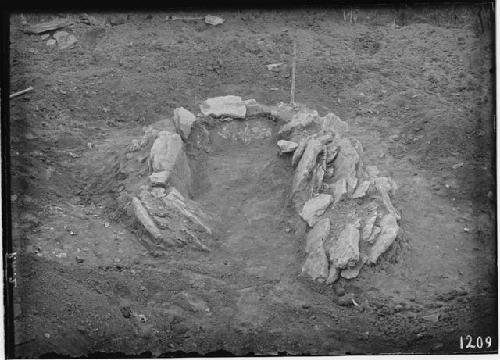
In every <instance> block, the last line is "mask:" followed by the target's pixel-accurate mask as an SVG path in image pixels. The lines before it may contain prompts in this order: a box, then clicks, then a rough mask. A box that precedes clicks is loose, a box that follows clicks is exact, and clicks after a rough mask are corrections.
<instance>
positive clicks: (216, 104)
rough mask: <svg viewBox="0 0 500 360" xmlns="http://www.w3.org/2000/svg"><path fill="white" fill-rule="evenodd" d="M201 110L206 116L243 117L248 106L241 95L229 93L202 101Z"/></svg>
mask: <svg viewBox="0 0 500 360" xmlns="http://www.w3.org/2000/svg"><path fill="white" fill-rule="evenodd" d="M200 110H201V113H202V114H203V115H205V116H214V117H221V116H228V117H232V118H239V119H243V118H245V116H246V111H247V108H246V105H245V102H244V101H242V100H241V97H239V96H234V95H227V96H219V97H215V98H210V99H207V100H205V101H204V102H203V103H201V105H200Z"/></svg>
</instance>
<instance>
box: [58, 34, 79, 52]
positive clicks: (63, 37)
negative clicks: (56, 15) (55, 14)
mask: <svg viewBox="0 0 500 360" xmlns="http://www.w3.org/2000/svg"><path fill="white" fill-rule="evenodd" d="M54 39H55V40H56V41H57V45H58V46H59V49H66V48H69V47H70V46H72V45H73V44H75V43H76V42H77V41H78V40H77V38H76V37H75V35H73V34H69V33H67V32H66V31H57V32H56V33H55V34H54Z"/></svg>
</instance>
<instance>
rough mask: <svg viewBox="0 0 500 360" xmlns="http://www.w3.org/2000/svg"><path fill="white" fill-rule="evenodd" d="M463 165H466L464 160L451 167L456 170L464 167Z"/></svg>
mask: <svg viewBox="0 0 500 360" xmlns="http://www.w3.org/2000/svg"><path fill="white" fill-rule="evenodd" d="M462 166H464V163H463V162H459V163H458V164H455V165H453V166H452V167H451V168H452V169H453V170H456V169H458V168H459V167H462Z"/></svg>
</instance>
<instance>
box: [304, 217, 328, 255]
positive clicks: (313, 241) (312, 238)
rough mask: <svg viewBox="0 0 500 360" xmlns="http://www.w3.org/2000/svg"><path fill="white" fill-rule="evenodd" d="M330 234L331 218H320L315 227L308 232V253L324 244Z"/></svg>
mask: <svg viewBox="0 0 500 360" xmlns="http://www.w3.org/2000/svg"><path fill="white" fill-rule="evenodd" d="M329 234H330V219H328V218H325V219H321V220H319V221H318V222H317V223H316V224H315V225H314V227H313V228H312V229H311V231H309V232H308V233H307V237H306V253H310V252H311V251H313V249H315V248H316V247H318V246H319V245H321V246H323V244H324V242H325V240H326V239H327V238H328V235H329Z"/></svg>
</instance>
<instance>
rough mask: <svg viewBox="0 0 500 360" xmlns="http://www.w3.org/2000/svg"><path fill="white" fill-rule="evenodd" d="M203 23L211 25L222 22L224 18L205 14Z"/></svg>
mask: <svg viewBox="0 0 500 360" xmlns="http://www.w3.org/2000/svg"><path fill="white" fill-rule="evenodd" d="M205 23H206V24H209V25H213V26H217V25H220V24H222V23H224V19H223V18H221V17H218V16H213V15H207V16H205Z"/></svg>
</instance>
